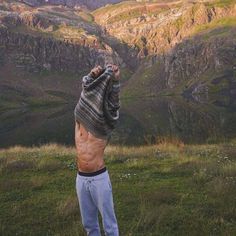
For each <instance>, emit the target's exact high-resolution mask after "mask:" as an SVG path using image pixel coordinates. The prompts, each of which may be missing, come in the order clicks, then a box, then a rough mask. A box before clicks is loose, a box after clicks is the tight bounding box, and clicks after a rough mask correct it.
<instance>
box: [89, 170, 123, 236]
mask: <svg viewBox="0 0 236 236" xmlns="http://www.w3.org/2000/svg"><path fill="white" fill-rule="evenodd" d="M103 176H104V177H103V178H99V179H95V181H93V185H92V190H93V191H92V192H91V193H92V198H93V199H94V201H95V202H96V204H97V207H98V209H99V211H100V213H101V215H102V222H103V228H104V231H105V234H106V236H118V235H119V231H118V225H117V220H116V216H115V211H114V204H113V196H112V186H111V182H110V178H109V174H108V172H106V173H104V175H103Z"/></svg>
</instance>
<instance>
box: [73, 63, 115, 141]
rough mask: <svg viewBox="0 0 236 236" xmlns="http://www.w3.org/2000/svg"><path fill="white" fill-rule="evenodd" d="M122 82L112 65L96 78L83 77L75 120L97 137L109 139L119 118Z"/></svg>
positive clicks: (89, 75)
mask: <svg viewBox="0 0 236 236" xmlns="http://www.w3.org/2000/svg"><path fill="white" fill-rule="evenodd" d="M119 92H120V82H119V80H116V79H115V77H114V73H113V70H112V67H111V66H107V67H106V68H105V69H104V72H103V73H102V74H101V75H100V76H98V77H97V78H94V77H93V76H92V75H91V74H88V75H87V76H84V77H83V80H82V92H81V96H80V99H79V102H78V103H77V105H76V107H75V110H74V115H75V120H76V121H77V122H79V123H81V124H82V125H83V126H84V127H85V129H86V130H87V131H88V132H90V133H92V134H93V135H94V136H95V137H98V138H102V139H109V138H110V136H111V133H112V131H113V129H114V128H115V125H116V123H117V121H118V118H119V108H120V100H119Z"/></svg>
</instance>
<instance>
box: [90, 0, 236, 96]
mask: <svg viewBox="0 0 236 236" xmlns="http://www.w3.org/2000/svg"><path fill="white" fill-rule="evenodd" d="M128 9H129V10H128ZM93 15H94V17H95V20H96V21H97V22H98V23H99V24H100V25H101V26H102V27H103V29H104V30H105V31H106V32H107V33H108V34H109V35H113V36H116V37H117V38H119V39H120V40H121V41H122V42H124V43H126V44H127V45H129V46H130V47H131V48H134V49H135V51H136V52H137V57H138V59H139V62H140V66H139V69H138V70H137V72H136V73H135V74H134V75H133V77H132V78H131V80H130V81H129V82H128V83H127V86H126V88H125V93H124V94H125V95H127V96H129V95H130V96H135V95H140V94H149V95H155V94H157V93H159V92H160V91H162V92H163V91H166V92H167V93H183V94H185V95H189V94H196V93H208V92H220V93H230V94H235V75H234V70H235V69H234V68H235V37H233V36H234V35H235V27H236V5H235V2H234V1H228V2H227V4H226V3H223V2H221V1H217V2H216V1H211V2H204V3H203V2H201V3H199V1H195V2H194V1H193V2H187V3H182V2H180V1H178V2H169V3H146V4H144V3H137V2H124V3H122V4H119V5H118V6H117V7H114V6H107V7H105V8H101V9H98V10H96V11H94V12H93ZM224 75H226V77H227V78H225V79H223V78H224ZM229 75H230V76H229ZM218 77H221V78H222V79H221V80H217V79H216V78H218ZM215 79H216V80H215ZM214 81H217V82H214ZM220 81H221V82H220ZM168 89H169V91H167V90H168Z"/></svg>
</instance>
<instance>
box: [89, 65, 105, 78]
mask: <svg viewBox="0 0 236 236" xmlns="http://www.w3.org/2000/svg"><path fill="white" fill-rule="evenodd" d="M102 71H103V69H102V67H101V66H96V67H94V68H93V69H92V70H91V71H90V74H91V75H92V76H93V77H94V78H97V77H98V76H99V75H100V74H101V73H102Z"/></svg>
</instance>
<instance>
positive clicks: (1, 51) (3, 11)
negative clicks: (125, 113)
mask: <svg viewBox="0 0 236 236" xmlns="http://www.w3.org/2000/svg"><path fill="white" fill-rule="evenodd" d="M100 35H101V29H100V27H99V26H98V25H97V24H95V23H94V22H93V16H92V15H91V14H90V13H89V12H87V11H84V10H81V9H74V8H73V9H71V8H67V7H64V6H50V5H49V6H39V7H31V6H29V5H26V4H23V3H19V2H15V1H3V2H2V3H0V66H1V69H0V92H1V101H0V108H1V109H3V107H11V106H15V104H16V103H17V106H18V105H20V104H23V105H27V104H32V105H35V104H48V103H50V101H51V100H52V101H56V102H59V101H61V102H68V98H69V97H70V96H71V99H73V97H74V96H77V95H78V94H79V91H78V89H79V87H78V84H80V83H79V81H78V78H81V75H82V74H84V73H88V71H89V70H90V69H91V67H93V66H94V65H96V64H100V65H104V64H105V63H106V62H114V63H116V64H119V65H121V66H122V67H125V63H123V60H122V59H121V58H120V56H119V55H118V54H117V52H115V51H114V50H113V49H112V48H111V47H110V46H109V45H108V44H106V43H105V42H104V41H102V39H101V36H100ZM71 99H69V100H71ZM39 100H40V101H39ZM42 100H43V101H42ZM74 100H75V99H74ZM9 102H10V104H9Z"/></svg>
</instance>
